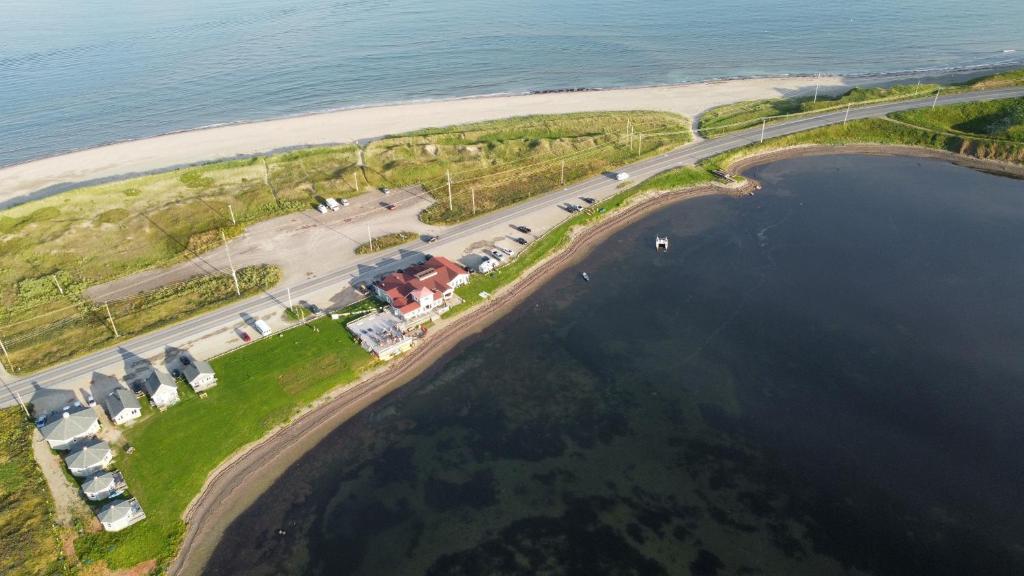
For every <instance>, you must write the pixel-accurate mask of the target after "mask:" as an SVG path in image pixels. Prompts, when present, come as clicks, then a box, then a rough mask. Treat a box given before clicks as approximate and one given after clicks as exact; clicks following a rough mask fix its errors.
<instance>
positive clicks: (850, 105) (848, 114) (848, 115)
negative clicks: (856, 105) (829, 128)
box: [843, 102, 853, 126]
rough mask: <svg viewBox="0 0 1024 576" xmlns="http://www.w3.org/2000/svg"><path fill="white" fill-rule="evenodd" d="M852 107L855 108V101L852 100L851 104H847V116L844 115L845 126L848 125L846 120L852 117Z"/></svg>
mask: <svg viewBox="0 0 1024 576" xmlns="http://www.w3.org/2000/svg"><path fill="white" fill-rule="evenodd" d="M850 108H853V102H850V104H849V105H847V106H846V116H843V126H846V121H847V120H849V119H850Z"/></svg>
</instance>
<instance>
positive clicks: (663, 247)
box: [654, 236, 668, 252]
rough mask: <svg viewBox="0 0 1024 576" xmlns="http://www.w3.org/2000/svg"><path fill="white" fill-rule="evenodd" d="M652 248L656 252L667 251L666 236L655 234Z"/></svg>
mask: <svg viewBox="0 0 1024 576" xmlns="http://www.w3.org/2000/svg"><path fill="white" fill-rule="evenodd" d="M654 249H655V250H657V251H658V252H668V236H655V237H654Z"/></svg>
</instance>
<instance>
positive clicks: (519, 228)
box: [513, 226, 532, 234]
mask: <svg viewBox="0 0 1024 576" xmlns="http://www.w3.org/2000/svg"><path fill="white" fill-rule="evenodd" d="M513 228H515V229H516V230H519V231H520V232H522V233H523V234H529V233H530V232H532V230H530V229H529V228H527V227H526V226H513Z"/></svg>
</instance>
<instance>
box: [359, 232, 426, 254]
mask: <svg viewBox="0 0 1024 576" xmlns="http://www.w3.org/2000/svg"><path fill="white" fill-rule="evenodd" d="M415 237H416V234H413V233H412V232H395V233H393V234H384V235H383V236H374V237H373V240H371V241H369V242H363V243H362V244H360V245H359V246H356V254H372V253H373V252H380V251H381V250H387V249H388V248H394V247H395V246H400V245H402V244H405V243H406V242H410V241H412V239H413V238H415Z"/></svg>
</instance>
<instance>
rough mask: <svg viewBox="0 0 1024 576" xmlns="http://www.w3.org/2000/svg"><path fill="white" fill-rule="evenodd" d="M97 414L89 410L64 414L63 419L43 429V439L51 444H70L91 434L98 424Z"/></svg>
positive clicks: (83, 409) (84, 409)
mask: <svg viewBox="0 0 1024 576" xmlns="http://www.w3.org/2000/svg"><path fill="white" fill-rule="evenodd" d="M96 420H97V418H96V413H95V412H93V411H92V410H90V409H89V408H82V409H81V410H77V411H75V412H64V413H63V414H61V418H60V419H59V420H56V421H54V422H50V423H49V424H47V425H45V426H43V427H42V429H41V430H40V432H42V434H43V438H46V439H47V440H49V441H51V442H70V441H71V440H74V439H75V438H78V437H80V436H83V435H85V434H88V433H89V429H91V428H92V427H93V426H94V425H95V424H96Z"/></svg>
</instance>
